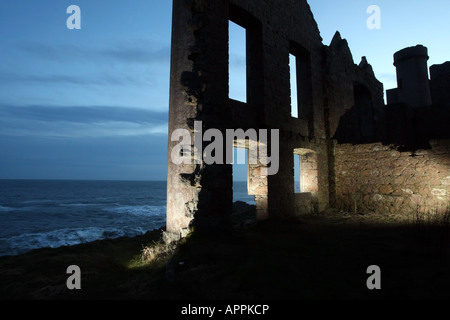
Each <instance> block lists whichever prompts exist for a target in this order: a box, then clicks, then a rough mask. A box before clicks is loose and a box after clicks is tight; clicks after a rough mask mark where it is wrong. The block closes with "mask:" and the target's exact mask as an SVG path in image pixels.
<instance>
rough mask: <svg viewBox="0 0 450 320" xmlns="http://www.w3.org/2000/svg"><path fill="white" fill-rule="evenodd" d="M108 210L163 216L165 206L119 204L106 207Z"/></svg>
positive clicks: (136, 214) (137, 214)
mask: <svg viewBox="0 0 450 320" xmlns="http://www.w3.org/2000/svg"><path fill="white" fill-rule="evenodd" d="M106 210H107V211H109V212H114V213H120V214H132V215H135V216H144V217H154V216H165V214H166V206H147V205H146V206H120V207H117V208H108V209H106Z"/></svg>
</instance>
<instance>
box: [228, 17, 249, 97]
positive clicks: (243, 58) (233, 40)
mask: <svg viewBox="0 0 450 320" xmlns="http://www.w3.org/2000/svg"><path fill="white" fill-rule="evenodd" d="M228 30H229V47H228V57H229V69H228V73H229V78H228V81H229V82H228V85H229V93H228V97H229V98H230V99H234V100H238V101H241V102H245V103H246V102H247V54H246V47H247V46H246V41H247V40H246V38H247V31H246V29H245V28H243V27H241V26H240V25H238V24H236V23H234V22H232V21H229V22H228Z"/></svg>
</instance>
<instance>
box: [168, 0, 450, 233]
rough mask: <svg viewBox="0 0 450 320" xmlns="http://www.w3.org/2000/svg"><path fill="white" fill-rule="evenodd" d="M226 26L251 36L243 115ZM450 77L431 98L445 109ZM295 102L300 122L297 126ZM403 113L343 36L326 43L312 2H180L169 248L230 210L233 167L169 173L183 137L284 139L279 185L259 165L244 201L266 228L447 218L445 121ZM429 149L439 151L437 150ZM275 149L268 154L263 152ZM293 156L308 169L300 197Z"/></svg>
mask: <svg viewBox="0 0 450 320" xmlns="http://www.w3.org/2000/svg"><path fill="white" fill-rule="evenodd" d="M230 20H231V21H233V22H235V23H237V24H239V25H241V26H242V27H244V28H245V29H246V34H247V40H246V44H247V51H246V52H247V99H246V101H247V102H246V103H243V102H239V101H235V100H232V99H230V98H229V92H228V91H229V89H228V86H229V85H228V79H229V75H228V72H229V71H228V68H229V57H228V38H229V35H228V23H229V21H230ZM289 54H293V55H295V56H296V58H297V79H298V83H299V84H298V88H297V89H298V92H299V95H298V97H291V96H290V95H291V90H290V66H289ZM425 65H426V61H425ZM407 68H408V67H407V66H406V69H407ZM447 69H448V68H447V65H445V66H441V67H438V68H435V69H434V75H435V81H434V83H433V90H432V95H433V97H437V98H439V99H440V101H441V100H442V101H444V102H443V103H442V106H444V105H446V102H445V101H446V100H445V95H446V94H447V92H448V90H447V91H445V90H444V89H443V88H444V87H445V84H444V86H442V83H440V82H439V81H438V80H439V79H444V80H443V81H444V82H445V81H447V80H448V72H447ZM405 74H408V70H406V71H405V70H404V72H403V75H405ZM446 79H447V80H446ZM421 81H422V84H423V83H425V84H426V83H428V80H427V79H421ZM447 82H448V81H447ZM408 97H410V96H408ZM296 98H298V102H299V105H300V108H299V110H298V111H299V112H298V114H299V117H298V118H294V117H292V116H291V99H296ZM428 100H429V99H428ZM428 100H427V101H428ZM399 102H400V103H398V104H393V105H390V106H388V107H386V106H385V105H384V99H383V85H382V83H380V82H379V81H378V80H377V79H376V78H375V75H374V72H373V70H372V67H371V66H370V64H369V63H368V62H367V59H366V58H365V57H362V59H361V61H360V63H359V64H358V65H356V64H355V63H354V61H353V57H352V55H351V52H350V49H349V46H348V44H347V41H346V40H345V39H342V38H341V36H340V34H339V33H338V32H337V33H336V35H335V36H334V38H333V40H332V41H331V43H330V45H324V44H323V43H322V38H321V37H320V33H319V30H318V27H317V24H316V22H315V20H314V17H313V14H312V12H311V10H310V7H309V5H308V3H307V2H306V0H173V27H172V55H171V77H170V111H169V144H168V151H169V153H168V155H169V157H168V158H169V160H168V182H167V183H168V186H167V232H168V235H167V238H170V239H178V238H179V237H182V236H183V235H185V234H186V233H187V232H188V231H189V230H190V228H191V227H192V226H193V225H194V227H195V228H197V229H198V230H201V229H203V230H211V229H214V227H220V228H225V225H226V224H227V221H228V220H229V219H228V218H229V215H230V213H231V210H232V201H233V192H232V175H233V172H232V166H231V165H230V164H207V163H206V162H205V161H203V160H201V161H200V162H197V163H195V162H194V161H193V162H192V164H182V165H179V164H175V163H173V162H172V160H171V154H172V152H173V151H174V150H177V149H176V146H177V145H178V144H179V141H172V140H171V136H172V133H173V132H174V131H175V130H177V129H185V130H188V131H189V132H190V133H191V136H192V140H194V137H195V136H198V134H199V131H203V132H204V131H206V130H207V129H210V128H214V129H218V130H220V131H221V132H222V133H223V135H224V136H225V132H226V130H227V129H243V130H244V131H246V130H248V129H255V130H261V129H267V130H279V141H278V142H279V164H280V167H279V171H278V173H276V174H275V175H268V176H267V175H265V174H264V173H263V171H264V170H262V169H264V168H265V166H264V165H263V164H262V163H261V162H258V163H257V164H250V165H248V181H247V182H248V192H249V194H250V195H254V197H255V201H256V209H257V219H260V220H263V219H268V218H272V219H273V218H275V219H280V218H281V219H284V218H289V217H293V216H296V215H298V214H304V213H312V212H320V211H322V210H324V209H326V208H327V207H329V206H341V207H345V206H346V207H349V208H350V207H352V208H354V207H356V209H358V210H360V209H361V210H362V209H364V210H366V209H367V210H373V211H377V212H388V213H401V212H407V211H409V210H413V209H414V208H420V210H427V209H429V208H434V209H439V210H441V209H443V208H445V206H446V205H448V203H449V199H448V197H449V192H450V191H449V183H450V173H449V167H450V165H449V163H448V159H449V158H448V154H449V144H448V140H443V139H449V138H450V137H449V135H448V123H449V122H448V121H450V116H449V114H450V113H449V112H448V111H447V110H446V108H444V107H440V108H432V107H428V106H427V109H423V108H421V107H420V106H421V105H422V104H423V103H419V104H418V106H419V107H417V106H415V107H414V108H413V107H412V106H410V105H407V104H405V103H402V102H403V101H399ZM196 121H201V122H202V126H203V127H202V129H201V130H199V129H198V128H196V126H195V123H196ZM248 139H249V138H248V137H247V140H248ZM430 139H440V140H439V141H437V142H436V143H434V145H433V146H432V148H431V145H430V143H429V141H430ZM240 142H242V141H240ZM255 142H256V143H258V144H261V141H259V140H258V141H255ZM275 142H276V141H270V140H269V141H268V142H267V146H268V150H271V146H272V145H273V143H275ZM235 143H238V141H237V140H236V141H235ZM246 143H248V141H247V142H246ZM387 145H392V146H394V145H395V146H396V147H388V146H387ZM186 147H187V149H189V147H195V146H193V145H189V146H186ZM207 147H208V144H207V143H204V144H203V146H202V148H203V149H204V148H207ZM192 150H193V151H192V155H191V158H192V160H194V154H195V152H194V151H195V148H194V149H192ZM407 150H409V151H407ZM198 151H203V150H198ZM223 151H224V152H223V154H224V155H225V154H226V152H225V150H223ZM294 154H297V155H299V156H300V162H301V165H300V171H301V172H300V181H301V191H302V193H299V194H296V193H295V190H294ZM223 162H224V163H226V161H225V159H223ZM220 228H219V229H220ZM170 234H172V235H170Z"/></svg>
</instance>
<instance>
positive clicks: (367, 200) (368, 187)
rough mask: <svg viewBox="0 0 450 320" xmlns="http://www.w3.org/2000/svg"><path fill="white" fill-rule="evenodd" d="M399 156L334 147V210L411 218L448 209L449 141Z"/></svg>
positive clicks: (387, 149)
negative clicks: (413, 215)
mask: <svg viewBox="0 0 450 320" xmlns="http://www.w3.org/2000/svg"><path fill="white" fill-rule="evenodd" d="M430 144H431V147H432V148H431V149H427V150H417V151H415V152H399V151H397V150H396V148H395V147H392V146H386V145H382V144H380V143H374V144H361V145H352V144H340V145H339V144H338V145H336V146H335V173H336V204H337V206H338V207H340V208H342V209H345V210H349V211H351V212H353V211H354V210H356V211H358V212H370V211H372V212H377V213H382V214H410V213H415V212H423V213H428V212H444V211H446V210H448V209H449V208H450V140H434V141H431V142H430Z"/></svg>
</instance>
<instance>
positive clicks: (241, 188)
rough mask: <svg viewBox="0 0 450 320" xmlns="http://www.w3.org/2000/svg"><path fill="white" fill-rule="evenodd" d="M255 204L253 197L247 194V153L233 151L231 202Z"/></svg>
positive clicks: (242, 150) (240, 149) (237, 150)
mask: <svg viewBox="0 0 450 320" xmlns="http://www.w3.org/2000/svg"><path fill="white" fill-rule="evenodd" d="M236 201H242V202H246V203H248V204H252V205H254V204H256V203H255V198H254V196H251V195H249V194H248V151H247V149H245V148H234V149H233V202H236Z"/></svg>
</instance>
